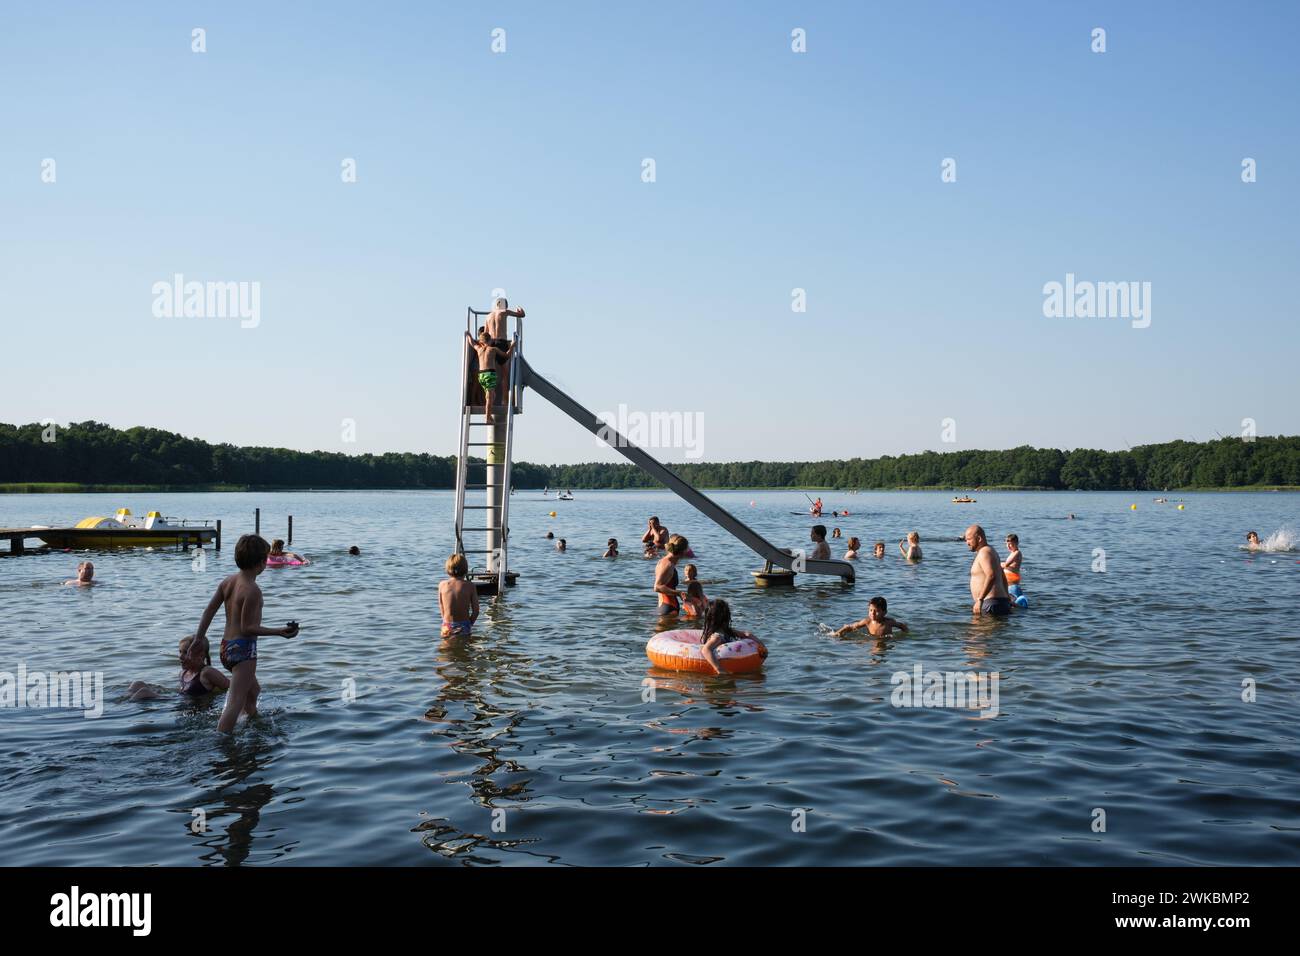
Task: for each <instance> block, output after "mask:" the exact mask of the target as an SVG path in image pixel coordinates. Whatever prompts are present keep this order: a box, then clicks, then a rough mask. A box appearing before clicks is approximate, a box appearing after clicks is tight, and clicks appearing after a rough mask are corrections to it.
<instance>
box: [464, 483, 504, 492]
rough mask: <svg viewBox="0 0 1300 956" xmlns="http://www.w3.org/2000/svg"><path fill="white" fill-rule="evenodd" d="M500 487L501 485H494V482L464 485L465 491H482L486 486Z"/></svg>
mask: <svg viewBox="0 0 1300 956" xmlns="http://www.w3.org/2000/svg"><path fill="white" fill-rule="evenodd" d="M500 487H501V485H496V484H493V485H466V486H465V489H466V490H467V491H483V490H485V489H487V488H500Z"/></svg>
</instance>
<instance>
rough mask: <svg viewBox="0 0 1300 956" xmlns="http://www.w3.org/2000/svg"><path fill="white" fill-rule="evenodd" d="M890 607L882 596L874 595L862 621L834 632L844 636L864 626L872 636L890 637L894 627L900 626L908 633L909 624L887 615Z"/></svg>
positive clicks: (846, 625) (900, 628)
mask: <svg viewBox="0 0 1300 956" xmlns="http://www.w3.org/2000/svg"><path fill="white" fill-rule="evenodd" d="M888 609H889V605H888V603H887V602H886V601H885V599H884V598H882V597H873V598H872V599H871V600H870V601H869V602H868V603H867V616H866V617H864V618H863V619H862V620H860V621H855V622H854V623H852V624H845V625H844V626H843V627H842V628H840V629H839V630H838V631H835V632H834V634H835V636H836V637H843V636H844V635H845V634H848V633H850V632H852V631H860V630H861V629H862V628H864V627H865V628H866V629H867V633H868V634H870V635H871V636H872V637H888V636H889V635H890V634H892V633H894V628H898V629H899V630H900V631H902V632H903V633H904V634H906V633H907V625H906V624H904V623H903V622H902V621H896V620H894V619H893V618H892V617H886V616H885V611H887V610H888Z"/></svg>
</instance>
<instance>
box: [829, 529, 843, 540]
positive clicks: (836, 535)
mask: <svg viewBox="0 0 1300 956" xmlns="http://www.w3.org/2000/svg"><path fill="white" fill-rule="evenodd" d="M831 537H832V538H842V537H844V535H842V534H841V533H840V529H839V528H836V529H835V530H834V531H832V532H831Z"/></svg>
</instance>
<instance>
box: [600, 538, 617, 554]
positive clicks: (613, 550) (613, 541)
mask: <svg viewBox="0 0 1300 956" xmlns="http://www.w3.org/2000/svg"><path fill="white" fill-rule="evenodd" d="M601 557H602V558H617V557H618V538H610V539H609V541H607V542H606V543H605V553H604V554H602V555H601Z"/></svg>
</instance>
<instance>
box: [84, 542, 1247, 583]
mask: <svg viewBox="0 0 1300 956" xmlns="http://www.w3.org/2000/svg"><path fill="white" fill-rule="evenodd" d="M1256 540H1258V536H1256ZM63 583H64V585H65V586H66V585H69V584H71V585H73V586H74V587H79V588H86V587H90V586H91V585H93V584H94V583H95V565H94V564H92V563H91V562H89V561H82V562H81V563H80V564H79V565H77V576H76V577H75V578H71V579H69V580H67V581H64V582H63Z"/></svg>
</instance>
